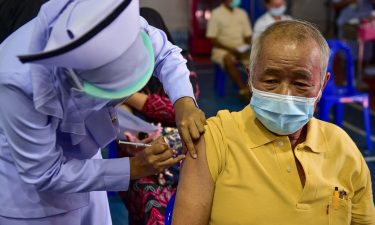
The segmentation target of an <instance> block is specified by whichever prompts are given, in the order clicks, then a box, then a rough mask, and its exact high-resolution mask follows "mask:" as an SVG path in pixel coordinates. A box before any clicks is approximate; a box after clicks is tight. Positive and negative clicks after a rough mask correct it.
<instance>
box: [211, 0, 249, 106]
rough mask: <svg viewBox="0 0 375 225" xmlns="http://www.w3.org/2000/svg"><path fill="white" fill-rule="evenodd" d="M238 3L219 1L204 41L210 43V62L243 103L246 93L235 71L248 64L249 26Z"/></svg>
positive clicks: (245, 14) (246, 17)
mask: <svg viewBox="0 0 375 225" xmlns="http://www.w3.org/2000/svg"><path fill="white" fill-rule="evenodd" d="M240 4H241V0H222V3H221V5H220V6H218V7H217V8H216V9H214V10H213V11H212V14H211V17H210V19H209V20H208V25H207V33H206V37H207V38H209V39H210V40H211V41H212V44H213V49H212V53H211V60H212V61H213V62H214V63H217V64H219V65H220V66H221V67H222V68H223V69H224V71H226V72H227V74H229V76H230V77H231V78H232V79H233V81H234V82H235V83H236V85H237V86H238V87H239V92H238V94H239V95H240V97H241V98H242V99H244V100H246V101H248V99H249V89H248V88H247V85H246V82H245V81H243V79H242V78H241V72H240V70H239V69H238V68H237V63H238V62H240V63H241V64H242V65H243V66H246V65H248V63H249V57H248V55H249V52H250V44H251V34H252V31H251V24H250V20H249V18H248V15H247V13H246V12H245V11H244V10H242V9H240V8H239V6H240Z"/></svg>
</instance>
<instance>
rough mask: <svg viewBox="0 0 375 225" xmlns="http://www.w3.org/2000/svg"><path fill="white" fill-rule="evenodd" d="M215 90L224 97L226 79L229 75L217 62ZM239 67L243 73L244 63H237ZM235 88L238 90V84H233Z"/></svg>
mask: <svg viewBox="0 0 375 225" xmlns="http://www.w3.org/2000/svg"><path fill="white" fill-rule="evenodd" d="M214 67H215V68H214V69H215V91H216V94H217V96H218V97H220V98H223V97H224V95H225V81H226V79H227V77H228V76H229V75H228V74H227V73H226V72H225V71H224V70H223V68H221V66H220V65H219V64H216V63H215V66H214ZM237 68H239V69H240V71H241V73H243V69H242V64H241V63H237ZM233 89H234V90H237V91H238V87H237V86H236V84H233Z"/></svg>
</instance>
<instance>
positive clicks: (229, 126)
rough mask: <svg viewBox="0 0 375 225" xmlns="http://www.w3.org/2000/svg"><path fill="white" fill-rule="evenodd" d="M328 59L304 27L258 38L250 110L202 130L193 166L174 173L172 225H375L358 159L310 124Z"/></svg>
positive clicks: (330, 129)
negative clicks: (176, 181)
mask: <svg viewBox="0 0 375 225" xmlns="http://www.w3.org/2000/svg"><path fill="white" fill-rule="evenodd" d="M270 43H271V44H270ZM328 57H329V48H328V46H327V43H326V41H325V39H324V38H323V36H322V35H321V34H320V33H319V31H318V30H317V29H316V28H315V27H314V26H312V25H310V24H308V23H306V22H301V21H292V20H291V21H282V22H277V23H275V24H273V25H271V26H270V27H269V28H268V29H267V30H266V31H265V32H263V33H262V34H261V35H260V37H259V39H257V41H256V42H255V43H254V45H253V48H252V51H251V59H250V61H251V64H250V79H249V83H250V85H251V86H252V91H253V96H252V99H251V102H250V106H246V107H245V108H244V109H243V110H242V111H240V112H233V113H229V112H228V111H221V112H219V113H218V115H217V116H216V117H214V118H211V119H209V120H208V121H207V127H206V133H205V135H204V138H202V139H201V140H200V141H199V143H198V144H197V147H198V149H199V150H198V155H199V156H198V160H192V159H191V158H190V157H187V159H186V161H185V163H184V166H183V169H182V174H181V176H180V182H179V187H178V190H177V198H176V203H175V209H174V210H175V211H174V214H173V224H174V225H176V224H178V225H180V224H189V225H195V224H199V225H203V224H215V225H218V224H223V225H227V224H247V225H248V224H257V225H263V224H264V225H269V224H288V225H294V224H295V225H297V224H298V225H300V224H306V225H307V224H311V225H316V224H372V225H374V224H375V209H374V203H373V196H372V190H371V178H370V172H369V169H368V167H367V165H366V162H365V161H364V159H363V157H362V155H361V153H360V151H359V150H358V148H357V147H356V145H355V144H354V143H353V141H352V140H351V139H350V137H349V136H348V135H347V134H346V133H345V132H344V131H343V130H342V129H340V128H339V127H337V126H335V125H333V124H330V123H326V122H323V121H319V120H317V119H315V118H312V117H313V113H314V109H315V107H316V104H317V102H318V100H319V98H320V96H321V93H322V91H323V89H324V87H325V85H326V83H327V81H328V80H329V78H330V74H329V73H327V72H326V69H327V63H328Z"/></svg>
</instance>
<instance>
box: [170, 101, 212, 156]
mask: <svg viewBox="0 0 375 225" xmlns="http://www.w3.org/2000/svg"><path fill="white" fill-rule="evenodd" d="M174 109H175V112H176V124H177V127H178V130H179V132H180V135H181V138H182V140H183V142H184V144H185V145H186V147H187V150H188V151H189V153H190V155H191V156H192V157H193V158H197V151H196V148H195V147H194V144H193V141H196V140H198V139H199V138H200V136H201V135H202V134H203V133H204V125H205V124H206V117H205V115H204V113H203V112H202V110H200V109H199V108H197V106H196V105H195V102H194V100H193V99H192V98H189V97H184V98H180V99H178V100H177V101H176V102H175V104H174Z"/></svg>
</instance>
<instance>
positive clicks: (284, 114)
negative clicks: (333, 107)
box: [250, 87, 321, 135]
mask: <svg viewBox="0 0 375 225" xmlns="http://www.w3.org/2000/svg"><path fill="white" fill-rule="evenodd" d="M252 90H253V96H252V97H251V101H250V107H251V108H252V109H253V110H254V112H255V115H256V117H257V119H258V120H259V121H260V122H261V123H262V124H263V125H264V126H265V127H266V128H267V129H268V130H270V131H272V132H273V133H276V134H279V135H289V134H293V133H294V132H296V131H297V130H299V129H301V128H302V127H303V126H304V125H305V124H306V123H307V122H308V121H309V120H310V119H311V118H312V116H313V114H314V108H315V107H314V105H315V102H316V101H317V99H318V97H315V98H305V97H297V96H289V95H279V94H274V93H270V92H264V91H260V90H257V89H255V88H254V87H253V88H252ZM320 93H321V91H319V94H318V96H320Z"/></svg>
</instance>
